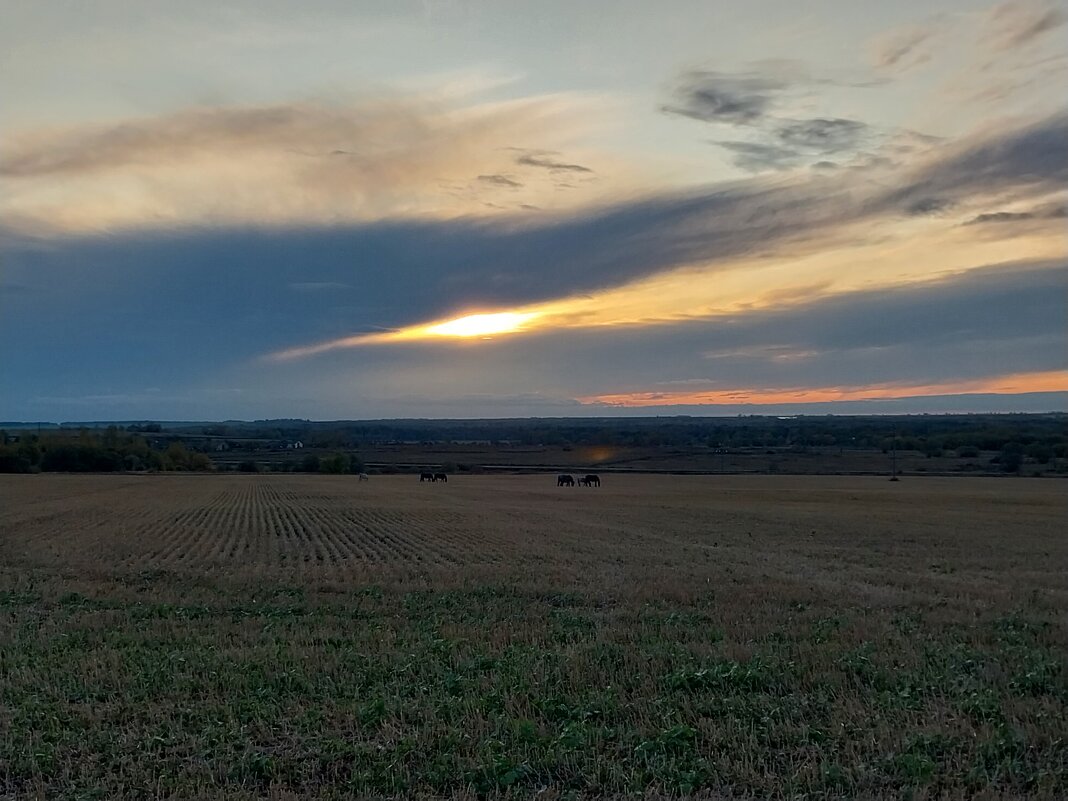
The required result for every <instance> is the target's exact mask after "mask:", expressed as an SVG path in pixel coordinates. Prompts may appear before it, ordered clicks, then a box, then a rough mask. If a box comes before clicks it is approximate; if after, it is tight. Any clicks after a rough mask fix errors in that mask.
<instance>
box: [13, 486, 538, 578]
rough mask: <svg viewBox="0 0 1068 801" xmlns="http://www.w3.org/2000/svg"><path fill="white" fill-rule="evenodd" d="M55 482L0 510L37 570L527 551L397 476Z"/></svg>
mask: <svg viewBox="0 0 1068 801" xmlns="http://www.w3.org/2000/svg"><path fill="white" fill-rule="evenodd" d="M33 480H35V479H34V478H29V477H28V478H27V479H26V480H25V483H26V484H27V485H29V483H30V482H31V481H33ZM50 480H51V481H59V482H65V484H66V487H65V489H67V490H68V491H67V492H62V491H61V492H58V493H45V494H44V495H43V497H40V498H39V499H30V498H27V496H25V495H23V496H22V498H21V500H18V501H15V500H12V501H11V502H9V503H7V504H4V505H3V507H0V526H3V527H4V528H6V529H7V530H9V531H11V532H16V531H17V532H18V540H17V543H8V544H9V545H13V546H14V547H15V548H16V549H17V555H21V556H22V557H23V558H25V559H27V560H28V561H29V562H31V563H32V562H48V563H53V564H54V563H55V562H57V561H58V562H60V563H63V564H69V565H71V566H77V565H84V564H85V563H86V562H90V563H92V564H93V566H94V567H99V568H105V569H106V568H109V567H113V568H115V569H117V570H124V571H128V570H141V569H151V568H159V569H173V570H195V571H224V572H235V571H238V572H240V571H246V570H252V571H257V570H267V571H271V570H273V569H278V570H281V571H285V572H292V573H296V574H298V575H305V574H306V575H313V574H325V575H329V574H332V573H345V572H350V571H352V570H357V569H360V568H361V567H368V566H385V565H399V564H403V565H406V566H409V567H416V568H418V567H419V566H441V567H449V566H459V565H466V564H483V565H493V564H496V563H500V562H506V561H512V560H514V559H515V558H516V557H517V555H518V554H519V553H520V552H521V551H522V550H523V549H522V548H521V547H520V545H519V543H517V542H515V541H514V540H513V538H510V537H509V536H507V533H506V532H502V531H500V530H499V529H497V528H495V527H493V526H486V525H480V524H479V521H478V520H477V519H472V516H471V515H470V514H464V513H462V512H457V511H454V510H449V509H441V508H425V505H424V504H421V503H419V500H420V499H419V498H418V497H415V498H409V499H408V501H409V502H404V498H403V495H404V494H407V493H409V492H410V493H412V494H413V495H418V493H420V492H422V493H423V494H426V492H427V491H428V490H429V488H426V487H424V488H420V487H418V486H417V485H416V486H414V487H413V486H412V484H411V482H406V483H405V485H404V487H405V491H404V492H403V493H401V496H398V493H397V491H396V490H397V489H398V484H399V482H397V481H392V482H387V481H382V482H379V483H378V487H375V486H372V485H371V484H364V485H362V486H356V485H355V483H354V481H353V480H351V479H349V480H345V481H329V480H325V479H320V480H318V481H315V483H314V484H311V486H312V487H314V489H311V490H310V491H307V492H302V491H301V488H302V487H303V486H308V485H309V483H310V482H309V479H307V478H297V479H280V480H279V479H274V478H271V477H236V478H235V477H227V478H201V477H184V478H183V477H170V476H165V477H144V478H142V477H137V478H136V479H133V480H130V479H126V480H123V479H115V482H116V483H115V485H113V486H112V487H110V488H108V491H100V492H93V491H88V488H89V485H90V484H91V483H92V482H93V481H94V480H95V481H97V482H101V481H107V480H108V479H106V478H100V477H93V478H89V477H86V478H79V477H69V476H65V477H59V478H55V477H53V478H52V479H50ZM287 480H288V481H291V482H294V483H295V486H293V485H285V484H283V483H282V482H285V481H287ZM312 481H314V479H312ZM5 489H8V490H10V487H8V488H5ZM376 489H377V491H376ZM383 489H386V490H392V491H390V492H383ZM443 489H445V488H444V487H439V488H435V490H437V491H439V495H440V494H441V493H440V490H443ZM10 494H11V495H12V497H13V498H14V497H15V496H17V495H18V493H10ZM0 500H3V498H0ZM413 500H414V501H415V502H416V503H415V504H413V503H410V501H413Z"/></svg>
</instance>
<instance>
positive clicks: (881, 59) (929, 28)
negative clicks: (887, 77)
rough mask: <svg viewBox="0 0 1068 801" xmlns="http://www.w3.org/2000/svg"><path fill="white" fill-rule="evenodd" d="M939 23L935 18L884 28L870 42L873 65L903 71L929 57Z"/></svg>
mask: <svg viewBox="0 0 1068 801" xmlns="http://www.w3.org/2000/svg"><path fill="white" fill-rule="evenodd" d="M940 27H941V26H940V25H939V24H938V23H936V22H928V23H926V24H922V25H907V26H904V27H901V28H894V29H893V30H889V31H886V32H885V33H883V34H881V35H880V36H878V37H876V38H875V39H874V40H873V41H872V42H871V45H870V47H871V58H872V64H873V66H875V67H876V68H877V69H881V70H891V71H894V72H904V71H906V70H909V69H911V68H913V67H916V66H918V65H920V64H923V63H925V62H927V61H930V60H931V56H932V54H933V50H934V47H935V44H936V37H937V34H938V33H939V30H940Z"/></svg>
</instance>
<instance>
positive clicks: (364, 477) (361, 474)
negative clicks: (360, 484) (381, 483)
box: [359, 473, 371, 481]
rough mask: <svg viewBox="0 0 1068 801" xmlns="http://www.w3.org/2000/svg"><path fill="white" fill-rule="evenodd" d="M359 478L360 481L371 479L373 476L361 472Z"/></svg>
mask: <svg viewBox="0 0 1068 801" xmlns="http://www.w3.org/2000/svg"><path fill="white" fill-rule="evenodd" d="M359 480H360V481H370V480H371V477H370V476H369V475H367V474H366V473H360V475H359Z"/></svg>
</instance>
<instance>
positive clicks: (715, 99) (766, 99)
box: [662, 72, 789, 125]
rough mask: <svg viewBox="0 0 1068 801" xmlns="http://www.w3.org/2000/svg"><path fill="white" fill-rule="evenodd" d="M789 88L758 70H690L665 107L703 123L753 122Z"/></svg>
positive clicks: (739, 123) (668, 111) (742, 123)
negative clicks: (725, 71) (745, 71)
mask: <svg viewBox="0 0 1068 801" xmlns="http://www.w3.org/2000/svg"><path fill="white" fill-rule="evenodd" d="M788 87H789V83H788V82H787V81H785V80H783V79H781V78H777V77H773V76H770V75H761V74H759V73H737V74H732V73H724V72H690V73H687V74H686V75H684V76H683V78H682V80H681V81H680V82H679V86H678V88H677V89H676V91H675V102H673V103H669V104H666V105H664V106H662V110H663V111H665V112H667V113H669V114H678V115H681V116H683V117H690V118H692V119H695V120H701V121H702V122H722V123H729V124H733V125H752V124H754V123H757V122H759V121H760V120H761V119H762V118H763V117H765V116H766V115H767V113H768V111H770V109H771V107H772V106H773V104H774V102H775V100H776V98H777V96H778V95H779V94H781V93H782V92H783V91H784V90H785V89H787V88H788Z"/></svg>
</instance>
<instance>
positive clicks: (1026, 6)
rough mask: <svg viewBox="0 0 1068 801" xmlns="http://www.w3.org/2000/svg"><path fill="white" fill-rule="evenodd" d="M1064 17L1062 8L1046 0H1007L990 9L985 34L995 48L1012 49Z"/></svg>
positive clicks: (1051, 27)
mask: <svg viewBox="0 0 1068 801" xmlns="http://www.w3.org/2000/svg"><path fill="white" fill-rule="evenodd" d="M1066 21H1068V15H1066V14H1065V12H1064V9H1063V8H1062V7H1060V6H1059V5H1057V4H1055V3H1052V2H1047V0H1009V2H1007V3H1002V4H1001V5H999V6H996V7H995V8H994V9H993V10H992V11H991V13H990V17H989V19H988V21H987V29H986V36H985V38H986V40H987V42H989V43H990V45H991V46H993V47H994V48H995V49H997V50H1002V51H1004V50H1015V49H1017V48H1020V47H1023V46H1024V45H1030V44H1031V43H1032V42H1033V41H1034V40H1035V39H1037V38H1038V37H1040V36H1042V35H1043V34H1045V33H1048V32H1049V31H1052V30H1054V29H1055V28H1059V27H1060V26H1061V25H1064V23H1065V22H1066Z"/></svg>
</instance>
